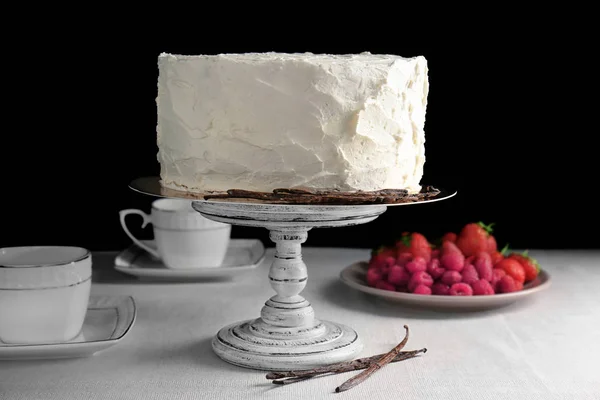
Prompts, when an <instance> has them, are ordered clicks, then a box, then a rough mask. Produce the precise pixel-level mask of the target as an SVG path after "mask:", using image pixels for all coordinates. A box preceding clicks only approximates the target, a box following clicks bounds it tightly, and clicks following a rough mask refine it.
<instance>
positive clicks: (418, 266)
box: [405, 257, 427, 274]
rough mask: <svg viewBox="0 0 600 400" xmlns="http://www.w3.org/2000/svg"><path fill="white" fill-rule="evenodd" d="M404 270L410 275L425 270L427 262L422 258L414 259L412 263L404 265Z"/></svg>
mask: <svg viewBox="0 0 600 400" xmlns="http://www.w3.org/2000/svg"><path fill="white" fill-rule="evenodd" d="M405 267H406V270H407V271H408V272H410V273H411V274H414V273H415V272H422V271H426V270H427V261H425V259H424V258H423V257H415V258H413V260H412V261H409V262H407V263H406V266H405Z"/></svg>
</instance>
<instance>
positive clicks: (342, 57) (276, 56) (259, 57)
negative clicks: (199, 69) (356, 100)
mask: <svg viewBox="0 0 600 400" xmlns="http://www.w3.org/2000/svg"><path fill="white" fill-rule="evenodd" d="M418 57H421V56H417V57H402V56H399V55H395V54H372V53H370V52H362V53H358V54H315V53H308V52H307V53H277V52H266V53H221V54H213V55H210V54H200V55H183V54H171V53H164V52H163V53H161V54H160V55H159V60H165V61H199V60H206V61H218V60H229V61H234V62H241V63H248V64H261V63H265V62H271V61H281V62H285V61H303V62H309V63H314V64H335V63H347V62H358V63H368V64H386V65H387V64H390V63H393V62H394V61H397V60H405V61H409V60H414V59H415V58H418Z"/></svg>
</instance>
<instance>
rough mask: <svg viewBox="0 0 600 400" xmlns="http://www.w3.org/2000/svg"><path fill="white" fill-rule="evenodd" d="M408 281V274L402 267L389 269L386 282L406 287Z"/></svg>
mask: <svg viewBox="0 0 600 400" xmlns="http://www.w3.org/2000/svg"><path fill="white" fill-rule="evenodd" d="M409 279H410V274H409V273H408V272H406V269H405V268H404V267H401V266H399V265H394V266H393V267H391V268H390V270H389V272H388V276H387V281H388V282H389V283H391V284H392V285H396V286H402V285H407V284H408V281H409Z"/></svg>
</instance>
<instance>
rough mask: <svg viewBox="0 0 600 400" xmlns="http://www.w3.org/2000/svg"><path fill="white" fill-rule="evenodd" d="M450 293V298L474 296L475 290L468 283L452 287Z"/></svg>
mask: <svg viewBox="0 0 600 400" xmlns="http://www.w3.org/2000/svg"><path fill="white" fill-rule="evenodd" d="M448 293H449V294H450V296H472V295H473V289H472V288H471V286H469V285H467V284H466V283H464V282H460V283H455V284H454V285H452V286H450V291H449V292H448Z"/></svg>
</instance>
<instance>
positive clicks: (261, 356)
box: [130, 177, 456, 371]
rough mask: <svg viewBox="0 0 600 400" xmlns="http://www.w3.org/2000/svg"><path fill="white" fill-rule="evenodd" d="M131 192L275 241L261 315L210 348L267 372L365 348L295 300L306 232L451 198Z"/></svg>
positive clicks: (144, 187)
mask: <svg viewBox="0 0 600 400" xmlns="http://www.w3.org/2000/svg"><path fill="white" fill-rule="evenodd" d="M130 188H131V189H133V190H135V191H138V192H141V193H144V194H148V195H153V196H158V197H175V198H185V199H188V200H192V207H193V208H194V209H195V210H196V211H198V212H199V213H200V214H202V215H203V216H204V217H206V218H209V219H211V220H214V221H218V222H223V223H228V224H232V225H242V226H250V227H261V228H266V229H268V230H269V237H270V239H271V240H272V241H273V242H274V243H275V255H274V261H273V264H272V265H271V268H270V270H269V282H270V284H271V287H272V288H273V290H274V291H275V293H276V294H275V295H273V296H272V297H271V298H270V299H268V300H267V301H266V302H265V305H264V306H263V308H262V310H261V312H260V317H256V318H252V319H248V320H245V321H240V322H235V323H232V324H230V325H228V326H225V327H223V328H222V329H220V330H219V332H218V333H217V334H216V336H215V337H214V338H213V341H212V348H213V350H214V352H215V353H216V354H217V355H218V356H219V357H220V358H221V359H223V360H224V361H227V362H229V363H231V364H235V365H238V366H241V367H246V368H252V369H258V370H270V371H285V370H298V369H309V368H315V367H318V366H322V365H327V364H332V363H337V362H342V361H348V360H351V359H354V358H355V357H356V356H357V355H358V354H359V353H360V352H361V350H362V348H363V345H362V343H361V340H360V338H359V336H358V334H357V333H356V331H354V330H353V329H352V328H350V327H348V326H346V325H343V324H341V323H338V322H332V321H326V320H321V319H319V318H317V317H316V316H315V312H314V309H313V307H312V305H311V303H310V302H309V301H307V300H306V299H305V298H304V297H302V296H301V295H300V293H301V292H302V290H303V289H304V288H305V286H306V283H307V277H308V276H307V269H306V264H305V263H304V261H303V260H302V243H304V242H305V241H306V239H307V236H308V232H309V231H310V230H311V229H313V228H334V227H342V226H352V225H359V224H365V223H368V222H371V221H373V220H374V219H376V218H377V217H378V216H379V215H381V214H383V213H384V212H385V211H386V210H387V207H388V206H393V205H408V204H423V203H429V202H434V201H439V200H444V199H448V198H450V197H452V196H454V195H455V194H456V192H448V191H444V190H442V191H440V193H439V194H438V195H437V196H436V197H435V198H432V199H427V200H423V201H418V202H412V203H397V204H364V205H292V204H265V203H253V202H239V201H233V202H232V201H224V200H215V199H212V200H204V199H203V198H202V197H197V198H194V195H193V194H190V193H184V192H179V193H176V191H173V190H164V189H163V188H162V187H161V186H160V182H159V178H158V177H146V178H139V179H136V180H134V181H133V182H132V183H131V184H130Z"/></svg>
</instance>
